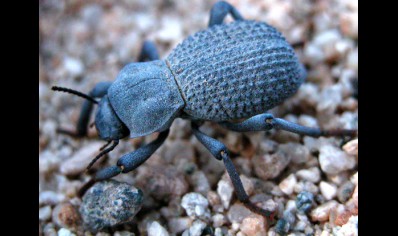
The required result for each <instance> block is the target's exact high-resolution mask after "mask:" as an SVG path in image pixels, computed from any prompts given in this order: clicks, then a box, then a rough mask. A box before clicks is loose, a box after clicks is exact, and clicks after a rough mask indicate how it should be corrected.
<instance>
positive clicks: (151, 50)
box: [138, 41, 159, 62]
mask: <svg viewBox="0 0 398 236" xmlns="http://www.w3.org/2000/svg"><path fill="white" fill-rule="evenodd" d="M154 60H159V53H158V50H157V49H156V45H155V44H154V43H153V42H151V41H144V43H143V45H142V49H141V52H140V55H139V56H138V61H139V62H144V61H154Z"/></svg>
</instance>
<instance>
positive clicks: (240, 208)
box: [227, 203, 252, 223]
mask: <svg viewBox="0 0 398 236" xmlns="http://www.w3.org/2000/svg"><path fill="white" fill-rule="evenodd" d="M250 214H252V212H251V211H250V210H249V209H247V208H246V207H245V206H244V205H243V204H241V203H235V204H233V205H232V206H231V208H230V209H229V211H228V213H227V216H228V219H229V221H230V222H231V223H241V222H242V220H243V219H244V218H246V217H247V216H249V215H250Z"/></svg>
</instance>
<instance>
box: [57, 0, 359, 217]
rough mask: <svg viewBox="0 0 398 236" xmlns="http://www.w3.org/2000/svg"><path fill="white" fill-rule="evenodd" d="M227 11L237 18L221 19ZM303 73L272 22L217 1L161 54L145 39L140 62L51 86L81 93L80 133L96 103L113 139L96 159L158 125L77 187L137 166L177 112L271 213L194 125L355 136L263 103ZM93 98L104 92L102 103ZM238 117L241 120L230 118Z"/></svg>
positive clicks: (98, 120)
mask: <svg viewBox="0 0 398 236" xmlns="http://www.w3.org/2000/svg"><path fill="white" fill-rule="evenodd" d="M227 14H231V15H232V17H233V18H234V20H235V21H233V22H232V23H229V24H223V20H224V18H225V16H226V15H227ZM305 77H306V71H305V68H304V66H303V65H302V64H301V63H300V62H299V60H298V58H297V56H296V54H295V52H294V50H293V48H292V47H291V45H290V44H289V43H288V42H287V41H286V40H285V38H284V37H283V36H282V34H281V33H280V32H278V31H277V30H276V29H275V28H274V27H272V26H270V25H268V24H266V23H263V22H257V21H251V20H245V19H244V18H243V17H242V16H241V14H240V13H239V12H238V11H237V10H236V9H235V8H234V7H233V6H232V5H230V4H229V3H227V2H224V1H220V2H217V3H216V4H215V5H214V6H213V8H212V9H211V12H210V21H209V28H207V29H205V30H203V31H200V32H197V33H196V34H193V35H191V36H189V37H188V38H187V39H185V40H184V41H183V42H182V43H181V44H179V45H178V46H177V47H176V48H175V49H174V50H173V51H172V52H171V54H170V55H169V56H168V57H167V58H166V59H165V60H160V59H159V55H158V52H157V50H156V47H155V45H154V44H153V43H151V42H145V43H144V45H143V47H142V51H141V53H140V56H139V62H136V63H131V64H128V65H127V66H125V67H124V68H123V69H122V70H121V71H120V73H119V74H118V76H117V78H116V80H115V81H114V82H102V83H99V84H97V85H96V86H95V88H94V89H93V90H92V91H91V92H90V93H89V94H88V95H86V94H83V93H80V92H77V91H74V90H71V89H67V88H61V87H53V90H56V91H64V92H69V93H72V94H75V95H78V96H81V97H84V98H86V99H87V100H86V101H85V102H84V104H83V107H82V110H81V115H80V118H79V121H78V124H77V131H76V132H69V131H65V130H60V131H61V132H64V133H68V134H70V135H74V136H79V137H82V136H85V135H86V134H87V126H88V121H89V117H90V113H91V111H92V108H93V104H98V109H97V112H96V116H95V127H96V129H97V131H98V134H99V136H100V138H101V139H103V140H105V141H108V143H107V145H106V146H104V148H103V149H105V147H107V146H108V145H110V144H111V143H112V145H111V146H110V147H108V148H106V149H105V150H102V152H101V153H100V154H99V155H98V156H97V157H95V158H94V159H93V161H92V162H91V163H90V165H89V166H88V168H90V167H91V166H92V164H93V163H94V162H95V161H96V160H98V158H100V157H101V156H103V155H105V154H106V153H108V152H110V151H111V150H113V149H114V148H115V147H116V145H117V144H118V143H119V140H120V139H122V138H125V137H127V136H129V137H130V138H136V137H141V136H145V135H149V134H152V133H154V132H160V134H159V136H158V137H157V138H156V139H155V140H154V141H152V142H151V143H149V144H147V145H145V146H143V147H140V148H139V149H137V150H135V151H134V152H131V153H128V154H125V155H123V156H122V157H121V158H120V159H119V160H118V162H117V164H116V165H115V166H111V167H108V168H105V169H102V170H100V171H98V172H97V173H96V175H95V177H94V178H93V179H92V180H91V181H90V182H89V183H88V184H87V185H86V186H85V188H83V189H82V194H83V193H84V191H85V190H86V189H87V188H88V187H89V186H90V185H92V184H93V183H94V182H96V181H100V180H106V179H109V178H112V177H114V176H116V175H118V174H120V173H127V172H129V171H132V170H134V169H135V168H137V167H138V166H139V165H141V164H142V163H143V162H145V161H146V160H147V159H148V158H149V157H150V156H151V155H152V154H153V153H154V152H155V151H156V149H158V148H159V146H160V145H162V143H163V142H164V140H165V139H166V138H167V136H168V133H169V128H170V126H171V124H172V122H173V121H174V119H176V118H178V117H179V118H184V119H189V120H191V123H192V129H193V133H194V135H195V136H196V137H197V138H198V140H199V141H200V142H201V143H202V144H203V145H204V146H205V147H206V148H207V149H208V150H209V151H210V152H211V153H212V155H213V156H214V157H215V158H217V159H218V160H222V161H223V162H224V164H225V167H226V169H227V172H228V174H229V176H230V178H231V180H232V183H233V186H234V188H235V192H236V194H237V197H238V199H239V200H240V201H241V202H243V203H244V204H245V206H246V207H248V208H249V209H251V210H252V211H254V212H256V213H259V214H262V215H264V216H267V217H270V216H271V217H272V215H273V212H270V211H267V210H264V209H261V208H259V207H258V206H256V205H254V204H253V203H251V202H250V201H249V197H248V195H247V194H246V192H245V190H244V189H243V185H242V182H241V180H240V178H239V174H238V172H237V171H236V169H235V167H234V165H233V163H232V161H231V159H230V157H229V154H228V149H227V148H226V146H225V145H224V144H223V143H221V142H220V141H218V140H216V139H214V138H212V137H209V136H208V135H206V134H204V133H203V132H201V131H200V130H199V127H200V125H201V124H202V122H203V121H213V122H217V123H219V124H220V125H222V126H223V127H225V128H227V129H230V130H233V131H237V132H248V131H264V130H270V129H273V128H276V129H282V130H287V131H290V132H294V133H298V134H302V135H309V136H313V137H319V136H354V135H356V130H321V129H317V128H308V127H304V126H300V125H298V124H295V123H292V122H288V121H286V120H283V119H280V118H275V117H274V116H273V115H272V114H269V113H266V112H267V110H269V109H271V108H273V107H275V106H276V105H278V104H280V103H281V102H283V101H284V100H285V99H286V98H288V97H290V96H291V95H293V94H294V93H295V92H296V91H297V89H298V88H299V87H300V85H301V84H302V83H303V81H304V80H305ZM95 98H101V100H100V102H98V101H96V100H95ZM236 120H243V121H241V122H234V121H236Z"/></svg>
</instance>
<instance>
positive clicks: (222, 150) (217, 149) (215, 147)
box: [192, 122, 275, 221]
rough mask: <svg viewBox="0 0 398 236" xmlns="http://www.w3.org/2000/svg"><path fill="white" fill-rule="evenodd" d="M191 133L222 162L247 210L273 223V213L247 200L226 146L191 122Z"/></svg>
mask: <svg viewBox="0 0 398 236" xmlns="http://www.w3.org/2000/svg"><path fill="white" fill-rule="evenodd" d="M192 129H193V133H194V135H195V136H196V138H197V139H198V140H199V141H200V142H201V143H202V144H203V145H204V146H205V147H206V148H207V149H208V150H209V151H210V153H211V154H212V155H213V156H214V157H215V158H216V159H217V160H222V161H223V162H224V165H225V168H226V169H227V173H228V175H229V177H230V179H231V182H232V185H233V186H234V189H235V193H236V195H237V197H238V199H239V201H241V202H242V203H243V204H244V205H245V206H246V207H247V208H249V209H250V210H251V211H253V212H255V213H257V214H261V215H263V216H265V217H268V218H271V221H273V219H272V218H273V215H274V213H275V212H271V211H267V210H265V209H262V208H260V207H258V206H256V205H255V204H254V203H252V202H251V201H250V200H249V196H248V195H247V193H246V191H245V189H244V188H243V185H242V181H241V179H240V177H239V174H238V172H237V170H236V168H235V166H234V164H233V163H232V160H231V158H230V157H229V154H228V149H227V148H226V146H225V145H224V144H223V143H221V142H220V141H218V140H216V139H214V138H211V137H209V136H207V135H206V134H204V133H202V132H201V131H200V130H199V127H198V125H197V124H196V123H194V122H192Z"/></svg>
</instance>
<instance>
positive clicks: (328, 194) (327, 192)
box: [319, 181, 337, 200]
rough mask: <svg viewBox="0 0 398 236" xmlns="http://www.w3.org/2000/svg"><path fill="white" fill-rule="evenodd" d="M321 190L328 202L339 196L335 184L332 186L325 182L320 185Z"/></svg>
mask: <svg viewBox="0 0 398 236" xmlns="http://www.w3.org/2000/svg"><path fill="white" fill-rule="evenodd" d="M319 189H320V190H321V193H322V195H323V196H324V197H325V199H326V200H331V199H333V198H334V197H335V196H336V194H337V187H336V185H334V184H330V183H328V182H325V181H321V183H320V184H319Z"/></svg>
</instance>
